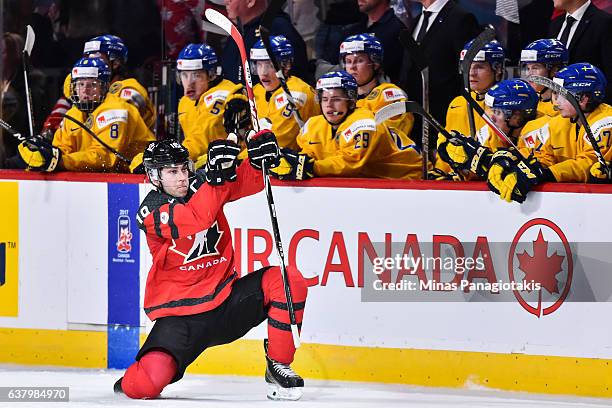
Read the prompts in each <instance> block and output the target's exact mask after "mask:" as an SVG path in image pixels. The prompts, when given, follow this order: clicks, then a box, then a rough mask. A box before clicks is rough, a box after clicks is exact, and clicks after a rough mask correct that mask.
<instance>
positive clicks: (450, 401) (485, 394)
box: [0, 365, 612, 408]
mask: <svg viewBox="0 0 612 408" xmlns="http://www.w3.org/2000/svg"><path fill="white" fill-rule="evenodd" d="M122 374H123V372H122V371H116V370H77V369H56V368H44V369H43V368H36V369H33V368H31V367H18V366H7V365H4V366H0V386H2V387H8V386H15V387H27V386H31V387H53V386H55V387H60V386H63V387H70V402H69V403H52V404H51V405H49V403H33V402H19V403H6V402H4V403H3V402H0V407H8V406H11V407H13V406H14V407H16V408H26V407H34V408H37V407H39V408H42V407H45V406H49V407H52V408H55V407H61V406H68V407H74V408H77V407H82V408H95V407H164V408H165V407H198V408H204V407H223V408H225V407H248V408H257V407H266V408H271V407H278V408H280V407H283V408H284V407H290V408H293V407H295V408H300V407H321V408H324V407H330V408H354V407H377V408H378V407H425V408H447V407H449V408H450V407H452V408H481V407H487V408H489V407H493V408H506V407H536V408H540V407H542V408H549V407H554V408H566V407H567V408H569V407H572V408H575V407H604V406H612V400H605V399H594V398H576V397H563V396H548V395H534V394H524V393H511V392H501V391H495V390H482V389H474V390H470V389H461V390H456V389H441V388H425V387H410V386H402V385H381V384H373V383H357V382H341V381H314V380H306V388H305V389H304V396H303V397H302V399H301V400H300V401H297V402H278V401H268V400H267V399H266V385H265V382H264V379H263V376H262V377H238V376H235V377H234V376H208V375H189V374H188V375H186V376H185V377H184V378H183V379H182V380H181V381H179V382H177V383H175V384H172V385H169V386H168V387H166V389H165V390H164V392H163V393H162V398H161V399H158V400H147V401H144V400H130V399H128V398H127V397H125V396H123V395H115V394H113V391H112V388H113V384H114V382H115V381H116V380H117V379H118V378H119V377H120V376H121V375H122Z"/></svg>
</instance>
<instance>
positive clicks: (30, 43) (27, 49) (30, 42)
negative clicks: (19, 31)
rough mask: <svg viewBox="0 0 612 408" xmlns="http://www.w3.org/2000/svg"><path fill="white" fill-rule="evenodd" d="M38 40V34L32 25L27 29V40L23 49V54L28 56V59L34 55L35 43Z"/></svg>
mask: <svg viewBox="0 0 612 408" xmlns="http://www.w3.org/2000/svg"><path fill="white" fill-rule="evenodd" d="M35 40H36V34H35V33H34V29H33V28H32V26H31V25H28V26H27V27H26V40H25V45H24V47H23V52H24V53H25V54H28V57H29V56H30V55H32V48H34V41H35Z"/></svg>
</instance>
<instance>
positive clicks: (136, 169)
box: [130, 153, 144, 174]
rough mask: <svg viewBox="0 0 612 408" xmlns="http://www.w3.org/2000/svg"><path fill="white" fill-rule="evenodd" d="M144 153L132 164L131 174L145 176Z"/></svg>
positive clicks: (139, 154) (135, 158) (135, 157)
mask: <svg viewBox="0 0 612 408" xmlns="http://www.w3.org/2000/svg"><path fill="white" fill-rule="evenodd" d="M142 156H143V153H138V154H137V155H136V156H134V158H133V159H132V161H131V162H130V173H133V174H144V166H143V165H142Z"/></svg>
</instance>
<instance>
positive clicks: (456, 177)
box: [427, 167, 465, 181]
mask: <svg viewBox="0 0 612 408" xmlns="http://www.w3.org/2000/svg"><path fill="white" fill-rule="evenodd" d="M427 180H436V181H442V180H449V181H464V180H465V179H464V177H463V176H462V175H461V174H460V173H455V172H454V171H453V172H450V173H447V172H445V171H444V170H440V169H438V168H435V167H434V168H433V169H431V170H429V172H427Z"/></svg>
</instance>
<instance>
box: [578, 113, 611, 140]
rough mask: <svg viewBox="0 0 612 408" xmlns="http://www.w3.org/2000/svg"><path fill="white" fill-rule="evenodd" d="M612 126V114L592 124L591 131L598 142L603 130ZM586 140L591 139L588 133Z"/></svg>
mask: <svg viewBox="0 0 612 408" xmlns="http://www.w3.org/2000/svg"><path fill="white" fill-rule="evenodd" d="M610 128H612V116H606V117H603V118H601V119H599V120H598V121H596V122H595V123H593V124H592V125H591V131H592V132H593V136H595V140H597V142H600V141H601V132H602V131H604V130H607V129H610ZM584 140H585V141H587V142H588V141H589V140H588V138H587V136H586V133H585V135H584Z"/></svg>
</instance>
